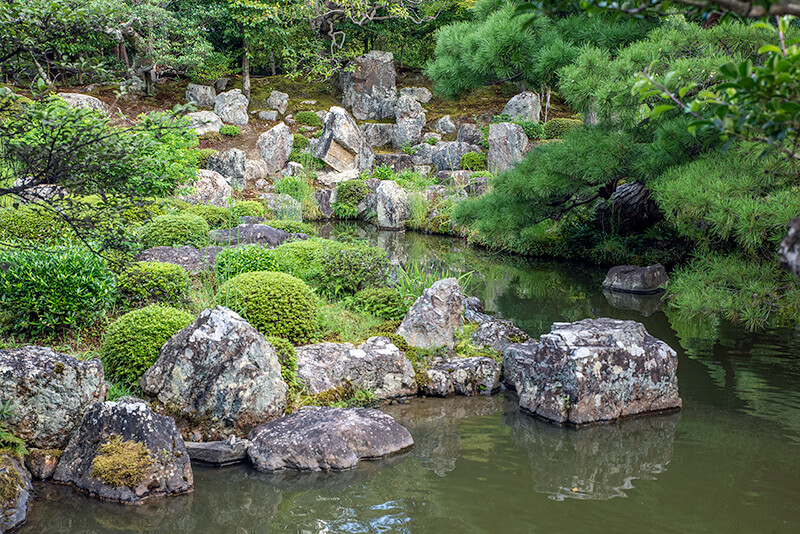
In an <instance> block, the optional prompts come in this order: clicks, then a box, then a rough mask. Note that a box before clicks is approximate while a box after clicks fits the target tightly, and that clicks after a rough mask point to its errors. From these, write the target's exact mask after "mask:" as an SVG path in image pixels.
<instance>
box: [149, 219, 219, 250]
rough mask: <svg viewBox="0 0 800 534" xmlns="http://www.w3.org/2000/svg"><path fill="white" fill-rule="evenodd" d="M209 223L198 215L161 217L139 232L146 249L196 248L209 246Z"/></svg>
mask: <svg viewBox="0 0 800 534" xmlns="http://www.w3.org/2000/svg"><path fill="white" fill-rule="evenodd" d="M208 231H209V227H208V223H207V222H206V220H205V219H203V218H202V217H200V216H198V215H191V214H189V213H182V214H180V215H159V216H158V217H156V218H154V219H153V220H152V221H150V222H148V223H147V224H145V225H144V226H142V227H141V228H140V229H139V231H138V237H139V241H140V242H141V243H142V245H143V246H144V247H145V248H152V247H174V246H177V245H190V246H193V247H196V248H201V247H204V246H206V245H207V244H208Z"/></svg>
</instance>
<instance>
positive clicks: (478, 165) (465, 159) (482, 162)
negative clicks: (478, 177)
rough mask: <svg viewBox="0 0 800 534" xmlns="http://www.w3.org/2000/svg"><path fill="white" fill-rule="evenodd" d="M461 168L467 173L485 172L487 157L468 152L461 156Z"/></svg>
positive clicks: (478, 153)
mask: <svg viewBox="0 0 800 534" xmlns="http://www.w3.org/2000/svg"><path fill="white" fill-rule="evenodd" d="M461 168H462V169H464V170H467V171H485V170H486V156H484V155H483V154H481V153H480V152H467V153H466V154H464V155H463V156H461Z"/></svg>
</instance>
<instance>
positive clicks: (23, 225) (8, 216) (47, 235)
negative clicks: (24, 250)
mask: <svg viewBox="0 0 800 534" xmlns="http://www.w3.org/2000/svg"><path fill="white" fill-rule="evenodd" d="M70 236H72V232H71V231H70V229H69V227H68V226H67V224H66V223H65V222H64V221H63V220H62V219H60V218H59V217H58V216H57V215H56V214H55V213H54V212H53V210H52V209H48V208H46V207H44V206H39V205H37V204H27V205H24V206H20V207H19V208H0V241H3V242H6V243H8V242H14V241H33V242H36V243H38V244H39V245H59V244H63V243H64V242H65V241H67V240H69V238H70Z"/></svg>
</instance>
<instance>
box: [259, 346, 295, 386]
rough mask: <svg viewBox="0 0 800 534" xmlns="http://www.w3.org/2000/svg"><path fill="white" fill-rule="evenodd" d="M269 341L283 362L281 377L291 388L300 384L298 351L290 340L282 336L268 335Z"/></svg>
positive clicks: (279, 359)
mask: <svg viewBox="0 0 800 534" xmlns="http://www.w3.org/2000/svg"><path fill="white" fill-rule="evenodd" d="M266 340H267V343H269V344H270V345H272V346H273V347H274V348H275V352H276V353H277V354H278V361H279V362H280V363H281V378H283V381H284V382H286V384H287V385H288V386H289V387H290V388H291V387H292V386H299V383H298V382H297V353H296V352H295V350H294V347H293V346H292V344H291V343H290V342H289V340H287V339H284V338H282V337H275V336H266Z"/></svg>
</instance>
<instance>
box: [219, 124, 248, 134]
mask: <svg viewBox="0 0 800 534" xmlns="http://www.w3.org/2000/svg"><path fill="white" fill-rule="evenodd" d="M219 133H221V134H222V135H227V136H228V137H236V136H237V135H239V134H240V133H242V129H241V128H239V127H238V126H234V125H233V124H223V125H222V126H221V127H220V129H219Z"/></svg>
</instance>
